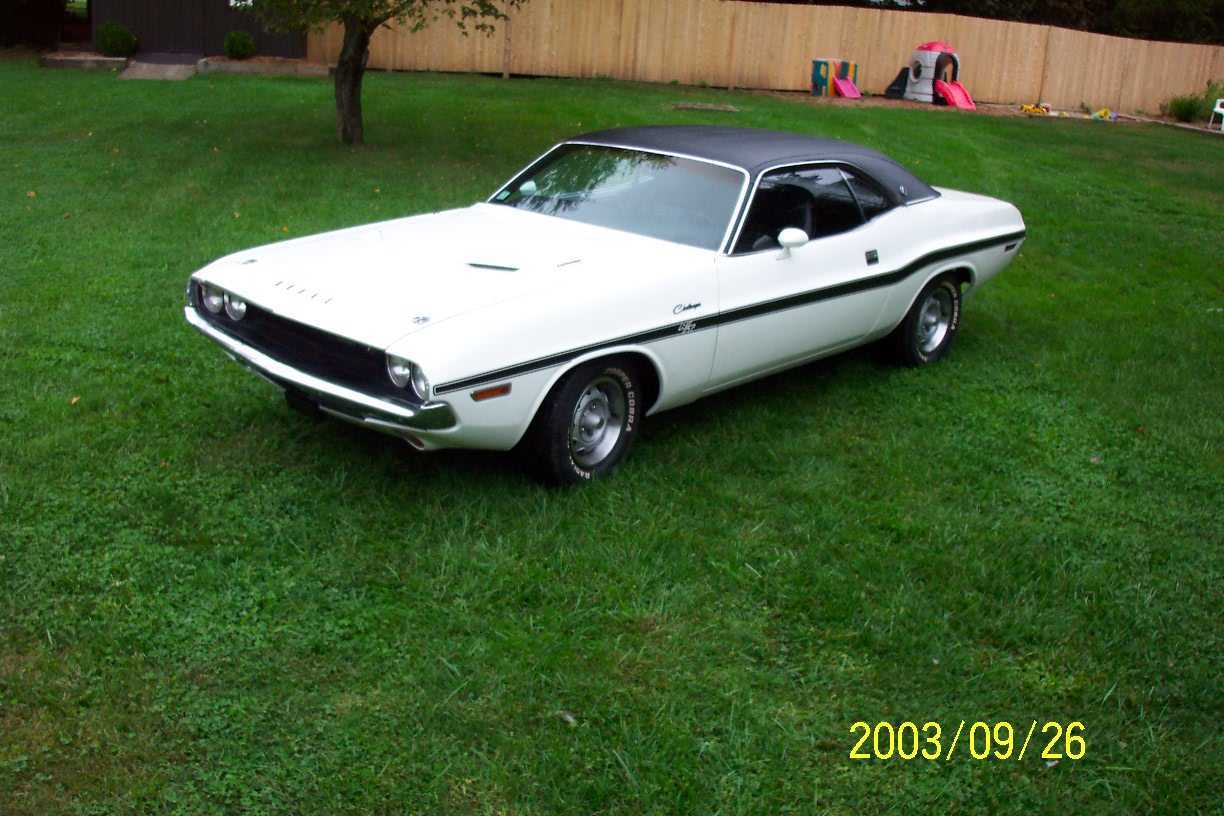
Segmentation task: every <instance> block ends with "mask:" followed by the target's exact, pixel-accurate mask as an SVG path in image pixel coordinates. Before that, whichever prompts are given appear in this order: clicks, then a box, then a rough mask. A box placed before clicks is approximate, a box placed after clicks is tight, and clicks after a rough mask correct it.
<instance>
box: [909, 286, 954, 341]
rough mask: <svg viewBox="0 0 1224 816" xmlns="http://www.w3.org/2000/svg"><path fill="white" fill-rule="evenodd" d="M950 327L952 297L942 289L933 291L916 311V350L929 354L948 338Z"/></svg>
mask: <svg viewBox="0 0 1224 816" xmlns="http://www.w3.org/2000/svg"><path fill="white" fill-rule="evenodd" d="M951 325H952V295H951V294H950V293H949V292H948V290H947V289H945V288H944V287H942V286H941V287H939V288H938V289H935V290H933V291H932V292H931V293H930V294H929V295H927V299H926V300H925V301H924V302H923V304H922V308H921V309H920V310H919V311H918V329H917V332H918V349H919V351H921V352H922V353H923V354H930V353H931V352H932V351H934V350H935V349H937V348H939V344H940V343H942V342H943V341H944V338H945V337H947V336H948V328H949V327H950V326H951Z"/></svg>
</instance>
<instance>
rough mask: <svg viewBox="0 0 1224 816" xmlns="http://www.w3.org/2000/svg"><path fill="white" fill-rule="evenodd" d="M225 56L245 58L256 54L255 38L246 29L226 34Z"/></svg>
mask: <svg viewBox="0 0 1224 816" xmlns="http://www.w3.org/2000/svg"><path fill="white" fill-rule="evenodd" d="M225 56H227V57H229V58H230V59H235V60H244V59H250V58H251V57H253V56H255V38H254V37H252V36H251V35H250V34H248V33H247V32H245V31H231V32H230V33H228V34H226V35H225Z"/></svg>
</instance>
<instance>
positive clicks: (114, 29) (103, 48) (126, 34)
mask: <svg viewBox="0 0 1224 816" xmlns="http://www.w3.org/2000/svg"><path fill="white" fill-rule="evenodd" d="M94 40H95V42H94V45H96V46H97V49H98V51H100V52H101V53H103V54H105V55H106V56H108V57H130V56H132V54H135V53H136V35H135V34H133V33H132V32H130V31H128V30H127V29H126V28H124V27H123V26H121V25H119V24H118V23H103V24H102V25H100V26H98V33H97V34H96V35H95V37H94Z"/></svg>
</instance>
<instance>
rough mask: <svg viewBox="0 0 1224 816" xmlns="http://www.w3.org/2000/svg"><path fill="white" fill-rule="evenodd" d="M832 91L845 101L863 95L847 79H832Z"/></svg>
mask: <svg viewBox="0 0 1224 816" xmlns="http://www.w3.org/2000/svg"><path fill="white" fill-rule="evenodd" d="M833 90H834V91H836V93H837V95H838V96H844V97H846V98H847V99H862V98H863V95H862V94H861V93H859V89H858V88H856V87H854V83H853V82H851V81H850V80H848V79H840V78H839V77H833ZM970 104H972V103H970Z"/></svg>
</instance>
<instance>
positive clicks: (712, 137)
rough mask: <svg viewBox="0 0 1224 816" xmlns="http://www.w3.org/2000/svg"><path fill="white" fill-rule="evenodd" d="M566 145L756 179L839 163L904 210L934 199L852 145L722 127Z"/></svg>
mask: <svg viewBox="0 0 1224 816" xmlns="http://www.w3.org/2000/svg"><path fill="white" fill-rule="evenodd" d="M568 141H573V142H590V143H593V144H599V145H607V146H609V147H625V148H634V147H636V148H641V149H643V150H650V151H655V152H659V153H678V154H684V155H687V156H692V157H694V158H698V159H709V160H711V161H717V162H722V163H723V164H729V165H732V166H734V167H739V168H742V169H744V170H746V171H747V172H748V174H749V175H750V176H752V177H754V178H755V177H756V175H757V174H758V173H760V172H762V171H763V170H765V169H767V168H769V167H773V166H774V165H778V164H789V163H791V162H796V163H798V162H817V161H839V162H844V163H845V164H849V165H851V166H853V167H857V168H859V169H861V170H863V171H864V172H866V173H867V174H868V175H869V176H871V177H872V178H874V179H875V180H876V181H877V182H879V184H880V186H881V187H883V188H884V192H885V194H886V195H888V197H889V198H891V199H893V202H894V203H897V204H906V203H910V202H913V201H919V200H921V199H925V198H932V197H934V196H936V195H938V193H936V192H935V190H934V189H932V188H931V187H930V186H929V185H928V184H927V183H926V182H924V181H922V180H921V179H919V178H918V177H917V176H915V175H914V174H913V173H911V172H910V171H908V170H906V169H905V168H904V167H902V166H901V165H899V164H897V163H896V162H895V161H893V160H892V159H890V158H888V157H887V156H885V155H884V154H883V153H878V152H876V151H874V150H871V149H870V148H866V147H862V146H861V145H856V144H851V143H850V142H842V141H839V140H837V139H822V138H817V137H815V136H804V135H802V134H799V133H787V132H784V131H778V130H759V129H757V128H737V127H723V126H721V125H650V126H647V127H626V128H614V129H612V130H599V131H595V132H593V133H586V134H583V135H582V136H575V137H574V138H573V139H570V140H568Z"/></svg>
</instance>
